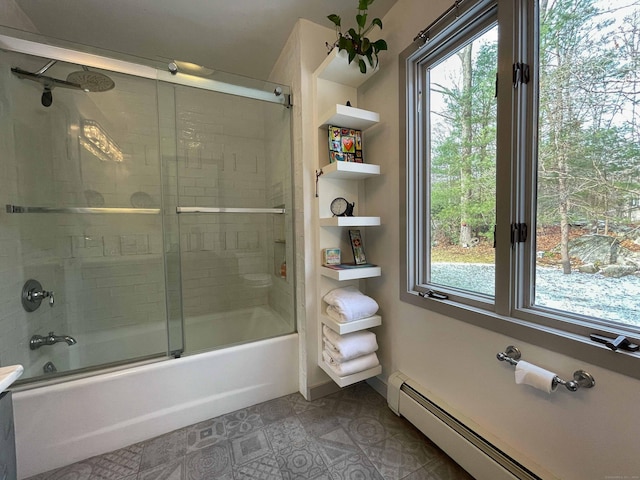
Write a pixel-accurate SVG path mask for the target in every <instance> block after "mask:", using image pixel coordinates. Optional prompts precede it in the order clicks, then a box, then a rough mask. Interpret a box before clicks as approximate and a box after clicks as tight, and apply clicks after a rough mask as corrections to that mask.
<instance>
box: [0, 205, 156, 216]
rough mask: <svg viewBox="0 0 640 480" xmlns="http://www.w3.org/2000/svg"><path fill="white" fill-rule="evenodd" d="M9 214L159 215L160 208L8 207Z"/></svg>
mask: <svg viewBox="0 0 640 480" xmlns="http://www.w3.org/2000/svg"><path fill="white" fill-rule="evenodd" d="M6 210H7V213H136V214H141V215H158V214H159V213H160V209H159V208H115V207H114V208H108V207H66V208H64V207H21V206H20V205H10V204H8V205H6Z"/></svg>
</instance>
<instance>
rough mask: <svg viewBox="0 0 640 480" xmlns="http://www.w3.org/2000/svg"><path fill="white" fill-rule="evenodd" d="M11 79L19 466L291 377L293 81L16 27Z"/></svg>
mask: <svg viewBox="0 0 640 480" xmlns="http://www.w3.org/2000/svg"><path fill="white" fill-rule="evenodd" d="M0 84H1V86H0V150H1V151H2V152H3V154H2V157H1V158H0V171H2V172H3V175H2V177H1V178H0V192H2V193H1V194H2V204H3V205H2V207H3V208H2V212H1V213H0V256H1V257H2V261H1V262H0V273H1V275H0V328H1V329H2V330H1V331H2V334H1V335H0V366H2V365H12V364H21V365H23V366H24V368H25V371H24V374H23V375H22V377H21V378H20V380H19V381H18V382H17V383H16V384H15V385H14V386H15V388H14V395H13V397H14V409H15V417H16V434H17V445H18V467H19V471H20V474H21V476H28V475H33V474H36V473H39V472H40V471H44V470H45V469H50V468H54V467H56V466H60V465H63V464H68V463H70V462H72V461H74V460H77V459H80V458H82V457H83V456H85V457H86V456H90V455H93V454H97V453H101V451H108V450H109V449H113V448H118V447H119V446H122V445H125V444H127V443H132V442H134V441H138V440H141V439H142V437H148V436H150V435H151V436H152V435H154V434H160V433H163V432H164V431H166V430H167V429H170V428H171V427H174V428H178V427H180V426H182V425H186V424H188V423H190V422H191V423H192V422H195V421H198V420H199V419H205V418H210V417H212V416H214V415H215V414H219V413H222V412H223V411H224V409H228V411H230V410H232V409H236V408H238V407H239V406H242V405H243V403H244V404H245V405H248V404H250V403H256V402H258V401H261V400H265V399H268V398H270V397H271V396H276V395H278V394H285V393H290V392H292V391H294V390H295V389H296V385H297V353H296V352H297V339H296V337H297V335H296V334H295V318H294V305H295V299H294V292H295V284H294V278H293V271H294V269H293V261H294V254H293V250H292V245H293V235H292V212H293V208H292V181H291V139H290V129H291V127H290V117H291V108H290V107H291V105H290V96H289V88H288V87H286V86H284V85H277V84H274V83H269V82H264V81H258V80H254V79H247V78H242V77H238V76H233V75H229V74H225V73H222V72H214V71H212V70H207V69H202V68H201V69H200V70H198V71H196V70H195V69H194V68H193V66H191V65H189V64H183V63H181V62H174V61H170V62H166V63H162V62H154V61H147V60H141V59H138V58H135V59H132V58H128V57H125V56H122V55H114V54H108V55H105V54H104V53H103V52H96V51H94V50H91V51H89V49H88V48H85V47H80V46H77V45H69V44H65V45H62V44H61V43H60V42H54V41H52V40H50V39H44V38H42V37H39V36H33V35H27V34H25V33H24V32H17V31H13V30H10V29H2V31H0ZM287 267H288V268H287ZM267 355H268V361H267V360H266V359H267V357H266V356H267ZM125 400H126V401H125ZM96 409H97V410H96ZM98 412H100V413H99V414H98ZM103 417H104V418H103ZM51 418H56V422H50V421H47V419H51ZM159 420H162V421H159ZM47 424H50V425H51V426H48V425H47ZM62 424H64V425H68V424H71V425H73V426H72V427H70V428H66V427H65V429H64V431H60V430H61V429H60V425H62ZM83 424H84V425H83ZM57 431H59V432H60V433H59V434H58V433H56V432H57ZM27 451H28V454H29V456H30V457H31V458H30V460H29V462H27V461H26V458H24V455H25V452H27ZM36 458H37V459H38V460H35V461H34V459H36Z"/></svg>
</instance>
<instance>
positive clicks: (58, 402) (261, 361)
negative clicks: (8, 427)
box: [13, 334, 298, 479]
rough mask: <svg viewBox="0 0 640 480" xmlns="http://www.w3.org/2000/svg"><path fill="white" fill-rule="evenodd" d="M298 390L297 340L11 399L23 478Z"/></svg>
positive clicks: (159, 365)
mask: <svg viewBox="0 0 640 480" xmlns="http://www.w3.org/2000/svg"><path fill="white" fill-rule="evenodd" d="M297 390H298V335H297V334H291V335H285V336H281V337H277V338H272V339H268V340H262V341H257V342H253V343H247V344H244V345H239V346H235V347H230V348H225V349H221V350H215V351H212V352H207V353H201V354H198V355H192V356H186V357H182V358H179V359H172V360H166V361H162V362H157V363H152V364H148V365H143V366H139V367H133V368H128V369H125V370H120V371H117V372H112V373H105V374H100V375H96V376H92V377H88V378H84V379H79V380H73V381H69V382H65V383H60V384H56V385H51V386H47V387H40V388H35V389H32V390H25V391H18V392H14V395H13V399H14V417H15V429H16V448H17V460H18V478H20V479H22V478H27V477H30V476H32V475H36V474H38V473H42V472H45V471H48V470H51V469H53V468H57V467H61V466H64V465H68V464H70V463H74V462H77V461H79V460H83V459H85V458H88V457H91V456H93V455H99V454H102V453H105V452H109V451H112V450H116V449H118V448H121V447H124V446H126V445H130V444H132V443H136V442H140V441H142V440H146V439H149V438H152V437H155V436H157V435H161V434H163V433H166V432H170V431H172V430H175V429H177V428H181V427H184V426H187V425H191V424H193V423H197V422H200V421H203V420H206V419H209V418H212V417H216V416H219V415H222V414H225V413H229V412H232V411H234V410H237V409H240V408H244V407H247V406H249V405H254V404H256V403H260V402H263V401H266V400H270V399H272V398H277V397H280V396H282V395H287V394H290V393H293V392H296V391H297Z"/></svg>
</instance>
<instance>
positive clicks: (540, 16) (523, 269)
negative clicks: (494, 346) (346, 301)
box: [401, 0, 640, 343]
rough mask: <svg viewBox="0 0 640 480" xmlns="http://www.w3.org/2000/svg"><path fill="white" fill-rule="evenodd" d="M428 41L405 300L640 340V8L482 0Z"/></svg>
mask: <svg viewBox="0 0 640 480" xmlns="http://www.w3.org/2000/svg"><path fill="white" fill-rule="evenodd" d="M461 5H464V9H463V8H461ZM612 5H613V6H612ZM498 6H499V8H498ZM514 18H515V19H517V21H513V19H514ZM421 33H422V34H423V35H422V36H423V39H427V38H428V40H427V41H426V42H421V41H419V40H418V41H417V42H416V45H415V46H412V47H410V48H409V49H407V51H405V52H404V53H403V55H402V60H403V61H402V62H401V64H402V68H403V73H404V76H405V79H406V85H405V98H406V104H405V105H404V108H405V110H404V112H403V116H404V118H405V122H404V129H405V136H404V138H405V139H406V144H405V145H403V152H402V158H403V161H404V162H406V165H405V167H406V168H405V169H403V170H404V171H405V180H406V181H405V185H406V191H405V192H404V193H403V194H404V202H402V203H403V204H404V205H403V208H404V209H405V211H404V212H403V213H404V214H403V218H404V219H405V221H406V224H405V225H404V226H403V227H402V232H401V234H402V235H404V238H405V244H406V245H407V251H406V257H405V258H404V259H403V264H402V268H403V271H404V272H405V273H406V275H405V278H406V280H407V284H406V285H405V286H403V288H402V289H401V293H402V298H403V299H404V300H406V301H410V302H412V303H414V304H417V305H421V306H424V307H425V308H430V309H434V310H436V311H440V312H441V313H444V314H447V315H449V316H453V317H456V318H460V319H467V320H469V319H470V320H469V321H472V322H474V323H476V324H479V325H483V326H487V327H488V328H492V329H494V330H497V331H501V332H515V331H516V330H517V331H518V333H519V336H520V337H521V338H522V335H523V332H525V330H526V329H529V331H531V330H530V329H532V328H533V329H536V328H537V331H538V332H541V331H544V332H545V333H544V335H550V334H552V335H558V336H561V337H563V338H565V339H569V340H570V341H573V340H575V339H582V340H584V339H585V338H586V339H588V338H589V334H591V333H595V334H600V335H606V336H609V337H614V338H615V337H617V336H618V335H626V336H628V337H629V339H630V340H631V341H633V342H636V343H640V342H637V341H636V340H637V339H639V338H640V316H639V314H638V312H640V206H639V202H638V198H640V48H638V45H640V2H638V1H637V0H635V1H634V0H624V1H623V0H621V1H617V2H604V1H601V0H566V1H564V0H563V1H549V2H524V1H523V2H518V1H516V2H513V1H503V0H492V1H491V0H478V1H473V0H470V1H467V2H462V3H459V2H457V3H456V6H455V8H453V9H452V10H450V11H449V12H448V13H445V15H443V17H442V18H441V19H440V21H439V22H438V23H436V24H434V25H432V26H431V27H430V28H429V29H427V30H426V31H424V32H421ZM499 66H500V68H499ZM405 287H406V288H405ZM428 297H431V298H428ZM536 325H538V326H539V327H536ZM540 327H543V328H540ZM514 329H515V330H514ZM549 332H551V333H549ZM544 335H543V337H544ZM534 336H535V335H534ZM535 337H536V338H541V337H540V335H537V336H535ZM545 338H547V339H548V336H547V337H545ZM634 338H635V339H636V340H633V339H634ZM587 341H588V340H587Z"/></svg>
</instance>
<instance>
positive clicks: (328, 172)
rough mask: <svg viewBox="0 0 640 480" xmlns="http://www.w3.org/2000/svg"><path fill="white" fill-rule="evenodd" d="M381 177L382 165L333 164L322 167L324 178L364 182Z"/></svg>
mask: <svg viewBox="0 0 640 480" xmlns="http://www.w3.org/2000/svg"><path fill="white" fill-rule="evenodd" d="M376 175H380V165H373V164H371V163H356V162H333V163H330V164H328V165H325V166H324V167H322V178H338V179H344V180H362V179H364V178H369V177H375V176H376Z"/></svg>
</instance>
